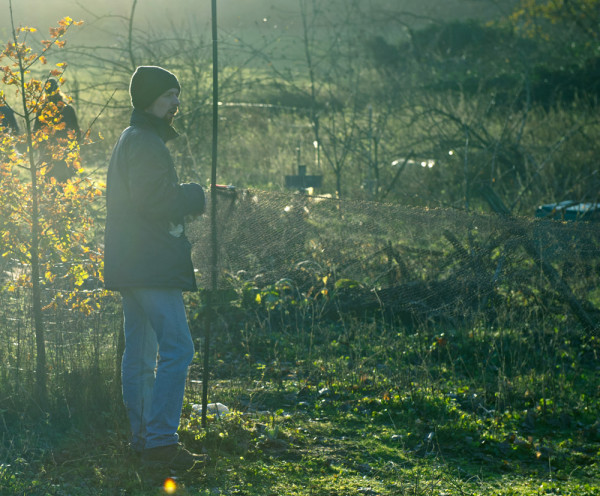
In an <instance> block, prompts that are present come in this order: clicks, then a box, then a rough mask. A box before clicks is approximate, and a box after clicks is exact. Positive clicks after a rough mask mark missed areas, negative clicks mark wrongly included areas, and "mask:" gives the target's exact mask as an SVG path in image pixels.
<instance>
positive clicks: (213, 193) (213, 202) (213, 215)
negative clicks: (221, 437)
mask: <svg viewBox="0 0 600 496" xmlns="http://www.w3.org/2000/svg"><path fill="white" fill-rule="evenodd" d="M217 48H218V46H217V0H212V49H213V50H212V57H213V123H212V126H213V134H212V168H211V176H210V232H211V263H210V275H211V277H210V279H211V281H210V291H209V292H208V300H207V305H206V316H207V318H206V329H205V335H204V371H203V376H202V427H203V428H206V411H207V410H208V379H209V375H210V373H209V372H210V370H209V365H210V335H211V330H212V325H213V320H214V300H215V295H216V292H217V280H218V266H219V250H218V246H217V240H218V237H217V145H218V137H219V59H218V50H217Z"/></svg>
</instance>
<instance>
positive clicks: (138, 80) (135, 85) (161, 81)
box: [129, 65, 181, 110]
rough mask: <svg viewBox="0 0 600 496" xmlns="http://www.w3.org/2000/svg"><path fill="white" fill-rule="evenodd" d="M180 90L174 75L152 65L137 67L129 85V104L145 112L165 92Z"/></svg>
mask: <svg viewBox="0 0 600 496" xmlns="http://www.w3.org/2000/svg"><path fill="white" fill-rule="evenodd" d="M171 88H177V90H181V86H179V81H178V80H177V77H176V76H175V74H173V73H171V72H169V71H167V70H166V69H163V68H162V67H157V66H153V65H147V66H140V67H138V68H137V69H136V70H135V72H134V73H133V76H131V82H130V83H129V94H130V95H131V104H132V105H133V107H134V108H136V109H138V110H146V109H147V108H148V107H150V106H151V105H152V104H153V103H154V100H156V99H157V98H158V97H159V96H160V95H162V94H163V93H164V92H165V91H167V90H170V89H171Z"/></svg>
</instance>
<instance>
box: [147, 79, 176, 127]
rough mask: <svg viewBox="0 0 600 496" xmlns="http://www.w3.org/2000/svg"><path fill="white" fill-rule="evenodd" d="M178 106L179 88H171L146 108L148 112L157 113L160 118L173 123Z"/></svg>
mask: <svg viewBox="0 0 600 496" xmlns="http://www.w3.org/2000/svg"><path fill="white" fill-rule="evenodd" d="M178 108H179V90H178V89H177V88H171V89H170V90H167V91H165V92H164V93H163V94H162V95H160V96H159V97H158V98H157V99H156V100H154V102H153V103H152V105H150V107H148V108H147V109H146V112H148V113H149V114H152V115H155V116H156V117H158V118H159V119H164V120H166V121H167V122H168V123H169V124H171V123H172V122H173V118H174V117H175V114H176V113H177V109H178Z"/></svg>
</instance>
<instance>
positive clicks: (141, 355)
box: [121, 289, 194, 451]
mask: <svg viewBox="0 0 600 496" xmlns="http://www.w3.org/2000/svg"><path fill="white" fill-rule="evenodd" d="M121 296H122V299H123V315H124V317H125V353H124V354H123V363H122V369H121V370H122V382H123V402H124V403H125V408H126V410H127V415H128V417H129V422H130V424H131V432H132V443H131V444H132V447H133V448H134V449H135V450H138V451H139V450H142V449H148V448H155V447H157V446H168V445H171V444H176V443H177V442H178V440H179V438H178V435H177V428H178V427H179V420H180V417H181V408H182V406H183V395H184V391H185V382H186V378H187V373H188V367H189V365H190V363H191V362H192V358H193V357H194V343H193V341H192V337H191V335H190V329H189V327H188V323H187V316H186V313H185V307H184V304H183V295H182V292H181V290H178V289H124V290H121Z"/></svg>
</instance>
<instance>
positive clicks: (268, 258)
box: [188, 190, 600, 327]
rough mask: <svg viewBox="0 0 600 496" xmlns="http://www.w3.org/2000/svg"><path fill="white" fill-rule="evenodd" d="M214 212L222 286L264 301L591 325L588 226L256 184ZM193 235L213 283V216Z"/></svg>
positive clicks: (594, 233)
mask: <svg viewBox="0 0 600 496" xmlns="http://www.w3.org/2000/svg"><path fill="white" fill-rule="evenodd" d="M209 204H210V202H209ZM216 218H217V223H216V224H217V239H218V250H219V256H218V268H217V274H218V288H219V289H220V290H222V292H226V291H227V290H232V289H233V290H235V289H240V288H241V289H242V291H237V294H238V295H239V294H242V293H244V290H249V294H250V295H252V296H253V303H257V302H258V303H261V304H262V305H263V306H264V305H265V302H264V301H263V300H261V297H260V295H261V292H262V294H263V295H264V294H265V292H267V293H268V294H270V295H271V299H272V300H274V299H279V300H281V297H282V295H284V294H288V295H292V296H293V298H292V297H290V298H291V300H290V301H297V299H298V298H302V299H304V300H305V301H307V300H308V301H311V302H314V303H318V304H319V306H320V311H321V315H337V316H339V315H340V314H344V313H353V314H361V315H364V314H365V313H366V312H373V313H376V312H384V313H385V314H386V315H390V316H395V317H399V318H401V319H403V320H405V321H407V322H412V323H415V322H421V323H423V322H429V321H432V320H433V321H443V322H447V323H451V324H458V323H460V321H461V320H463V319H471V318H481V317H482V318H485V319H486V320H487V321H491V322H492V323H493V322H494V321H498V320H499V319H506V318H510V319H512V320H514V319H517V320H518V321H519V322H520V323H522V324H525V325H526V324H527V323H528V321H530V320H532V319H536V320H540V319H541V320H545V319H552V318H557V319H564V318H565V316H567V317H572V318H574V319H575V320H579V321H580V322H581V323H583V324H584V325H585V326H586V327H595V322H596V321H597V315H596V313H597V312H596V308H595V306H594V301H596V299H597V296H598V291H597V290H598V284H597V281H598V262H599V255H600V251H599V248H600V246H599V244H600V243H599V240H600V238H599V236H598V234H599V225H598V224H597V223H594V222H579V221H578V222H557V221H551V220H546V219H534V218H522V217H519V218H516V217H509V216H501V215H496V214H489V215H483V214H477V213H473V212H469V211H460V210H444V209H424V208H411V207H407V206H402V205H396V204H382V203H375V202H365V201H349V200H345V201H340V200H334V199H330V198H325V197H318V196H307V195H303V194H285V193H273V192H265V191H252V190H247V191H242V192H238V193H237V194H235V195H219V197H218V200H217V211H216ZM188 237H189V238H190V240H191V241H192V243H193V246H194V250H193V258H194V264H195V267H196V269H197V271H198V279H199V283H200V286H201V287H203V288H206V289H209V288H210V287H211V277H210V275H211V240H212V234H211V229H210V214H209V216H208V217H204V218H201V219H200V220H198V221H196V222H195V223H193V224H191V225H190V226H189V227H188ZM269 291H270V293H269ZM247 292H248V291H247ZM256 295H259V297H256ZM294 298H295V299H294ZM498 324H499V325H500V322H498Z"/></svg>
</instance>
